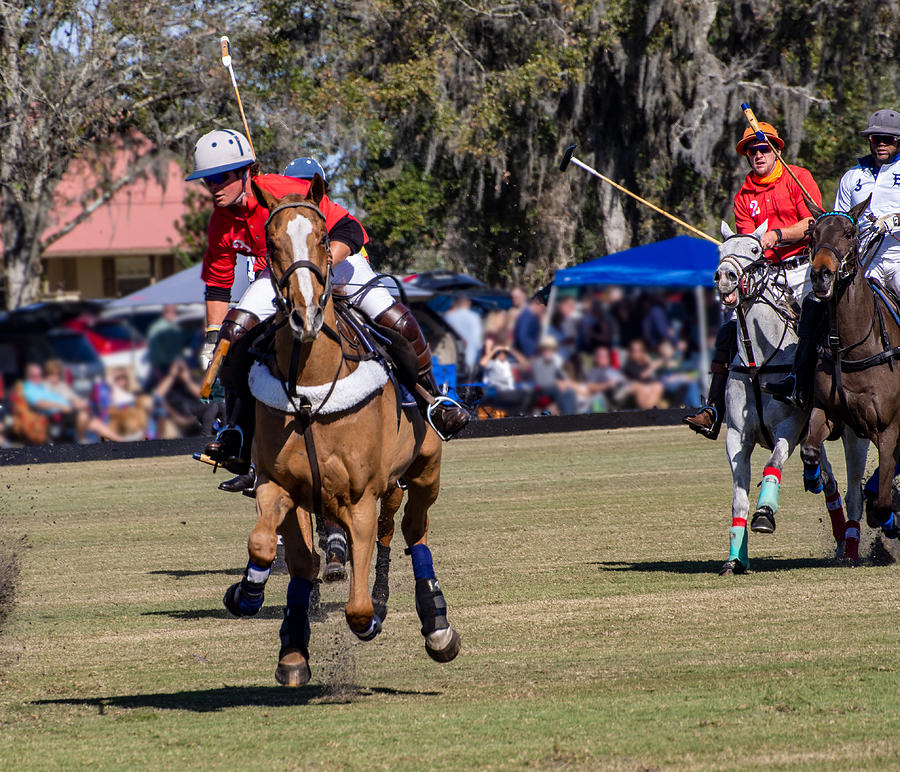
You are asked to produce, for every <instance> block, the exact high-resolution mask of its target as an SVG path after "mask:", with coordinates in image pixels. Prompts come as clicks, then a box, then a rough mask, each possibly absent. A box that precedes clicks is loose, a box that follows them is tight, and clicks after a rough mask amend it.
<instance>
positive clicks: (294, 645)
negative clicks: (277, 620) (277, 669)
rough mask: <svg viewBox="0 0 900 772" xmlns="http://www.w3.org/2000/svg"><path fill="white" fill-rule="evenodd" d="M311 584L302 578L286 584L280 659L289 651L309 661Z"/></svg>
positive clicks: (280, 633) (296, 578) (280, 632)
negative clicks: (297, 652) (297, 653)
mask: <svg viewBox="0 0 900 772" xmlns="http://www.w3.org/2000/svg"><path fill="white" fill-rule="evenodd" d="M311 590H312V582H310V581H309V580H308V579H303V578H302V577H294V578H293V579H291V581H290V582H289V583H288V589H287V604H286V605H285V607H284V619H283V620H282V622H281V630H280V631H279V635H280V637H281V651H280V652H279V654H278V658H279V659H281V658H282V657H284V655H285V654H286V653H287V652H288V651H291V650H296V651H299V652H300V653H301V654H302V655H303V656H304V658H305V659H307V660H309V632H310V631H309V596H310V592H311Z"/></svg>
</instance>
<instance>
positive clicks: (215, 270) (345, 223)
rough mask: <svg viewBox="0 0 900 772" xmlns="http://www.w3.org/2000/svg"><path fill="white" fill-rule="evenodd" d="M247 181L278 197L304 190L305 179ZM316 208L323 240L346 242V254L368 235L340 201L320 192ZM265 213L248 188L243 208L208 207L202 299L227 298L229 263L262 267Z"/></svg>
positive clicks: (276, 177) (361, 244)
mask: <svg viewBox="0 0 900 772" xmlns="http://www.w3.org/2000/svg"><path fill="white" fill-rule="evenodd" d="M253 179H254V181H255V182H256V184H257V185H258V186H259V187H261V188H263V189H264V190H266V191H267V192H269V193H271V194H272V195H275V196H277V197H278V198H282V197H284V196H286V195H288V194H289V193H299V194H300V195H303V196H305V195H306V194H307V193H308V192H309V185H310V183H309V181H308V180H300V179H297V178H295V177H283V176H281V175H280V174H260V175H258V176H256V177H254V178H253ZM319 209H320V210H321V212H322V214H324V215H325V226H326V227H327V228H328V236H329V238H330V239H331V240H333V241H341V242H343V243H345V244H347V246H349V247H350V252H351V254H356V253H357V252H359V251H360V250H362V248H363V247H364V246H365V245H366V244H367V243H368V241H369V236H368V234H367V233H366V231H365V229H364V228H363V227H362V225H361V224H360V222H359V220H357V219H356V218H355V217H354V216H353V215H351V214H350V213H349V212H348V211H347V210H346V209H344V207H342V206H341V205H340V204H336V203H335V202H334V201H332V200H331V199H329V198H328V196H325V197H324V198H323V199H322V201H321V202H320V204H319ZM268 216H269V210H268V209H266V208H265V207H264V206H263V205H262V204H261V203H259V202H258V201H257V200H256V198H254V196H253V194H252V193H251V192H250V191H249V190H248V191H247V198H246V205H245V206H241V207H240V208H239V209H238V208H236V207H215V208H214V209H213V212H212V215H211V216H210V218H209V229H208V243H207V247H206V252H205V253H204V255H203V270H202V272H201V277H202V279H203V283H204V284H206V292H207V295H206V296H207V299H217V300H218V299H224V300H226V301H227V300H228V299H229V296H230V293H231V287H232V285H233V284H234V271H235V266H238V267H239V269H241V270H243V269H244V268H245V266H246V267H247V270H248V272H251V271H252V272H254V273H255V272H257V271H261V270H262V269H263V268H265V267H266V229H265V225H266V218H268ZM251 266H252V268H251ZM250 278H251V280H252V278H253V277H252V276H251V277H250Z"/></svg>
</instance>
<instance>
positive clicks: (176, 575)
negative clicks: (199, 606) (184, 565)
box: [147, 568, 244, 579]
mask: <svg viewBox="0 0 900 772" xmlns="http://www.w3.org/2000/svg"><path fill="white" fill-rule="evenodd" d="M147 573H148V574H152V575H155V576H171V577H172V578H173V579H187V578H188V577H189V576H214V575H216V574H219V575H224V576H243V575H244V569H243V568H209V569H204V570H200V571H189V570H180V569H170V570H163V571H148V572H147Z"/></svg>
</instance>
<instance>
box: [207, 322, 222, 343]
mask: <svg viewBox="0 0 900 772" xmlns="http://www.w3.org/2000/svg"><path fill="white" fill-rule="evenodd" d="M221 326H222V325H220V324H211V325H209V326H208V327H207V328H206V342H207V343H215V342H216V341H218V340H219V328H220V327H221Z"/></svg>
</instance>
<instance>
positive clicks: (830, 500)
mask: <svg viewBox="0 0 900 772" xmlns="http://www.w3.org/2000/svg"><path fill="white" fill-rule="evenodd" d="M825 506H826V507H827V508H828V516H829V517H830V518H831V533H832V534H833V535H834V540H835V541H836V542H838V543H840V542H842V541H843V540H844V538H845V536H846V528H847V523H846V521H845V520H844V505H843V504H842V503H841V494H840V493H839V492H838V491H835V492H834V493H833V494H832V495H831V496H826V497H825ZM856 539H857V541H859V533H858V532H857V534H856Z"/></svg>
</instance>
